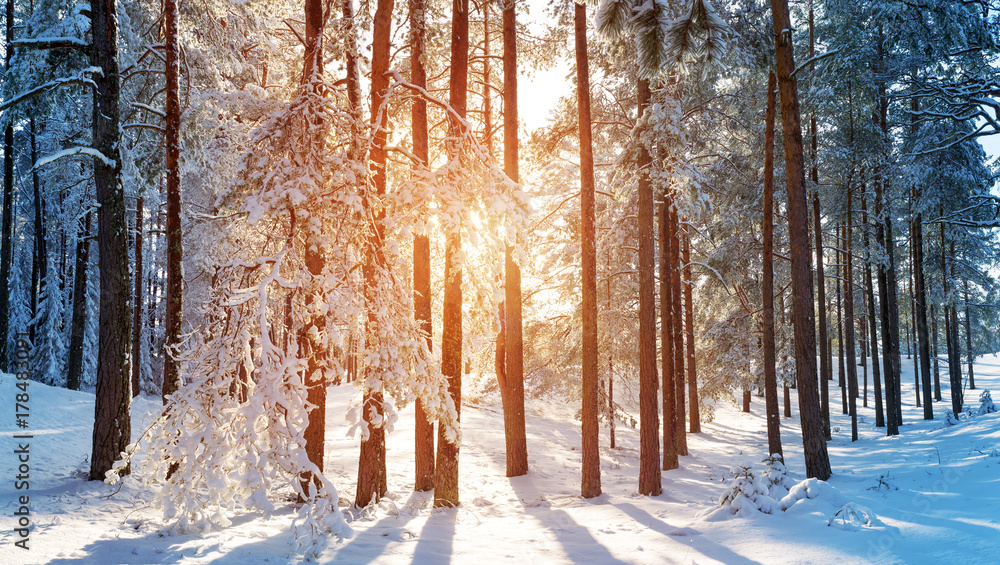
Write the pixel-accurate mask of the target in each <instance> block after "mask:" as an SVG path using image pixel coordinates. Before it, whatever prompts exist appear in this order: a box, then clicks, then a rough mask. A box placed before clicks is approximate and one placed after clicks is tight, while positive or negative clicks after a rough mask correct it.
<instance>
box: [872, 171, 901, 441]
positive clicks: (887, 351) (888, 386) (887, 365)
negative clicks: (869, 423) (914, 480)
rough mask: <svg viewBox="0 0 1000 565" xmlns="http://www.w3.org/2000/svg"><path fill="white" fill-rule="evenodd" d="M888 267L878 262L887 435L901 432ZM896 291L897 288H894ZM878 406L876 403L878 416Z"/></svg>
mask: <svg viewBox="0 0 1000 565" xmlns="http://www.w3.org/2000/svg"><path fill="white" fill-rule="evenodd" d="M882 200H883V195H882V181H881V179H875V210H874V212H875V223H876V224H877V229H876V240H877V244H878V246H879V247H880V248H882V249H883V250H884V249H885V248H886V231H885V223H884V221H883V216H882ZM887 271H888V269H886V265H885V264H884V263H883V262H881V261H880V262H879V263H878V296H879V319H880V321H881V325H882V370H883V375H884V377H885V411H886V414H885V417H886V435H890V436H893V435H898V434H899V428H898V426H899V420H898V419H897V417H896V399H895V394H896V386H895V384H894V377H893V368H892V365H893V362H892V344H891V342H892V338H891V337H890V335H891V333H892V332H891V330H890V322H889V292H890V291H889V277H888V275H887ZM893 292H895V289H894V290H893ZM877 409H878V406H877V405H876V418H877V417H878V415H877ZM876 425H877V423H876Z"/></svg>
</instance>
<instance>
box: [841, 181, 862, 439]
mask: <svg viewBox="0 0 1000 565" xmlns="http://www.w3.org/2000/svg"><path fill="white" fill-rule="evenodd" d="M852 196H853V193H852V190H851V186H850V184H848V186H847V219H846V221H845V222H844V259H845V260H844V345H843V346H842V348H846V349H847V386H848V389H849V390H848V395H847V396H848V411H849V412H850V414H851V441H858V400H857V399H858V363H857V359H856V358H855V356H854V258H853V257H852V256H851V254H852V253H853V247H854V246H853V245H852V236H853V233H852V232H853V230H852V226H851V223H852V222H853V221H854V215H853V213H852V212H853V211H852V210H851V207H852V206H853V205H854V202H853V198H852Z"/></svg>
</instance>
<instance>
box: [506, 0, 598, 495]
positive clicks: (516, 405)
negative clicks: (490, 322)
mask: <svg viewBox="0 0 1000 565" xmlns="http://www.w3.org/2000/svg"><path fill="white" fill-rule="evenodd" d="M514 6H515V3H514V0H510V1H508V2H506V3H504V5H503V96H504V105H503V111H504V115H503V168H504V173H506V174H507V177H508V178H509V179H510V180H512V181H514V182H520V171H519V166H518V157H519V140H518V135H517V126H518V123H517V118H518V115H517V103H518V102H517V21H516V12H515V10H514ZM588 126H589V122H588ZM581 127H583V126H582V124H581ZM593 187H594V185H593V183H591V194H590V196H589V199H590V201H589V202H590V216H591V217H590V236H591V237H594V227H593V207H594V193H593ZM587 198H588V197H587V196H581V199H582V203H583V208H584V209H585V208H586V203H587ZM586 214H587V213H586V212H584V213H583V222H584V224H583V228H584V229H583V233H584V234H587V223H586V222H587V218H586ZM584 237H587V235H584ZM513 251H514V248H513V247H512V246H511V245H507V247H506V249H505V251H504V278H505V283H504V300H505V301H506V303H507V306H506V318H507V325H506V331H505V332H504V335H505V341H506V345H505V347H504V349H505V353H506V359H505V364H504V365H505V366H504V369H505V377H506V387H505V390H506V393H505V394H504V409H503V417H504V431H505V434H504V435H505V436H506V438H507V476H508V477H519V476H521V475H524V474H527V472H528V440H527V432H526V430H525V423H524V338H523V328H522V326H523V324H522V305H521V266H520V265H518V264H517V261H515V260H514V252H513ZM583 253H584V257H583V263H584V267H583V272H584V277H587V276H588V273H587V267H586V265H587V261H588V259H589V261H590V264H591V266H592V267H591V271H592V273H590V275H591V276H592V277H593V280H592V281H590V284H591V287H592V288H591V289H590V290H592V291H593V294H594V296H593V297H592V299H591V302H592V303H591V304H590V305H591V308H592V309H593V311H592V312H590V315H591V316H592V317H593V322H591V323H592V325H593V327H592V328H589V329H590V331H592V332H593V346H594V351H593V354H588V353H584V355H585V356H587V355H590V357H592V359H588V361H589V362H591V363H593V371H594V375H595V380H596V374H597V353H598V352H597V337H596V336H597V267H596V265H597V256H596V253H597V252H596V244H594V243H593V242H591V244H590V248H589V253H590V257H589V258H588V256H587V253H588V247H587V245H586V242H585V244H584V246H583ZM584 287H585V288H586V284H585V285H584ZM584 292H585V293H586V291H584ZM587 304H588V303H587V301H586V297H585V298H584V311H585V313H584V319H585V320H584V326H585V327H589V326H587V320H586V318H587V313H586V306H587ZM586 334H587V331H584V335H586ZM584 350H586V346H585V347H584ZM584 364H585V365H586V362H585V363H584Z"/></svg>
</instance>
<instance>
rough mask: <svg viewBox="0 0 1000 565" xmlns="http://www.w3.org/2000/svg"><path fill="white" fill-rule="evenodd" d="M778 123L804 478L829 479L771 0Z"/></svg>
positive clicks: (783, 17) (784, 22)
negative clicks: (780, 139) (782, 167)
mask: <svg viewBox="0 0 1000 565" xmlns="http://www.w3.org/2000/svg"><path fill="white" fill-rule="evenodd" d="M771 15H772V18H773V20H774V30H775V36H774V43H775V52H776V63H777V64H776V66H777V76H778V89H779V93H780V95H781V123H782V129H783V136H782V137H783V139H784V145H785V147H784V149H785V175H786V182H787V194H788V236H789V243H790V247H791V286H792V299H793V308H794V312H793V323H794V328H795V367H796V372H797V378H798V388H797V390H798V393H799V412H800V414H801V421H802V443H803V448H804V454H805V462H806V475H807V476H809V477H816V478H818V479H820V480H826V479H828V478H830V474H831V473H830V459H829V456H828V455H827V451H826V440H825V438H824V437H823V415H822V412H821V410H820V406H819V395H818V391H817V390H816V387H817V382H816V376H817V375H816V326H815V325H814V319H813V293H812V276H811V273H810V268H809V263H810V261H809V221H808V217H807V211H806V190H805V170H804V167H803V159H802V127H801V120H800V114H799V100H798V89H797V87H796V83H795V77H794V76H793V74H792V73H793V72H794V71H795V58H794V54H793V46H792V32H791V30H792V25H791V21H790V19H789V15H788V2H787V0H771Z"/></svg>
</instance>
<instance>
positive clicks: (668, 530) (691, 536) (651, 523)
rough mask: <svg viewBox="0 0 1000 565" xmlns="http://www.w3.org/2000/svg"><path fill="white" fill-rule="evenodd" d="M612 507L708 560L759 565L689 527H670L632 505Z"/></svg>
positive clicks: (738, 564)
mask: <svg viewBox="0 0 1000 565" xmlns="http://www.w3.org/2000/svg"><path fill="white" fill-rule="evenodd" d="M614 507H615V508H617V509H618V510H620V511H621V512H622V513H624V514H625V515H626V516H628V517H629V518H632V519H633V520H635V521H636V522H638V523H639V524H642V525H644V526H648V527H649V529H650V530H652V531H654V532H656V533H658V534H663V535H665V536H668V537H669V538H671V539H674V540H676V541H677V543H678V544H680V545H683V546H686V547H690V548H691V549H693V550H695V551H698V552H699V553H701V554H702V555H704V556H705V557H708V558H710V559H716V560H718V561H721V562H723V563H726V565H760V562H759V561H754V560H752V559H747V558H746V557H743V556H742V555H740V554H738V553H734V552H733V551H732V550H730V549H729V548H727V547H725V546H721V545H719V544H717V543H714V542H711V541H709V540H707V539H705V538H704V537H702V536H701V532H699V531H698V530H695V529H693V528H690V527H683V528H679V527H675V526H671V525H670V524H668V523H666V522H664V521H663V519H661V518H656V517H654V516H652V515H651V514H650V513H648V512H646V511H645V510H642V509H641V508H639V507H637V506H635V505H633V504H630V503H627V502H626V503H621V504H615V505H614Z"/></svg>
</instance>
